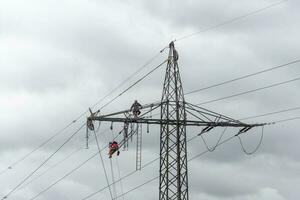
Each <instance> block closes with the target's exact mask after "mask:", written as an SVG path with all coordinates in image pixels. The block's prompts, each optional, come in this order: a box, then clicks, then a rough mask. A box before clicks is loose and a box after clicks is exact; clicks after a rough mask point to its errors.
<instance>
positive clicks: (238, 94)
mask: <svg viewBox="0 0 300 200" xmlns="http://www.w3.org/2000/svg"><path fill="white" fill-rule="evenodd" d="M299 80H300V77H299V78H295V79H291V80H287V81H283V82H279V83H275V84H271V85H268V86H264V87H260V88H256V89H252V90H248V91H245V92H241V93H237V94H233V95H229V96H225V97H221V98H217V99H213V100H209V101H205V102H202V103H198V104H196V105H204V104H208V103H213V102H217V101H221V100H224V99H229V98H232V97H237V96H241V95H244V94H249V93H253V92H256V91H260V90H265V89H268V88H272V87H276V86H279V85H284V84H287V83H291V82H294V81H299Z"/></svg>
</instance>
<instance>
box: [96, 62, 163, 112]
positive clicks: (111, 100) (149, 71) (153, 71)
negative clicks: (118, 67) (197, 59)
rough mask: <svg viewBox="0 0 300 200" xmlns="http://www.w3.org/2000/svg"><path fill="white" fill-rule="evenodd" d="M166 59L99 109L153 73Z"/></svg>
mask: <svg viewBox="0 0 300 200" xmlns="http://www.w3.org/2000/svg"><path fill="white" fill-rule="evenodd" d="M167 61H168V60H165V61H163V62H162V63H161V64H159V65H158V66H156V67H155V68H153V69H152V70H151V71H149V72H148V73H147V74H145V75H144V76H142V77H141V78H140V79H138V80H137V81H136V82H134V83H133V84H132V85H130V86H129V87H128V88H126V89H125V90H124V91H122V92H121V93H120V94H119V95H118V96H116V97H115V98H113V99H112V100H111V101H109V102H108V103H106V104H105V105H103V106H102V107H101V108H100V109H99V110H101V109H103V108H104V107H106V106H107V105H109V104H110V103H112V102H113V101H114V100H116V99H117V98H118V97H120V96H121V95H122V94H124V93H125V92H127V91H128V90H129V89H131V88H132V87H133V86H135V85H136V84H138V83H139V82H141V81H142V80H144V79H145V78H146V77H147V76H149V75H150V74H151V73H153V72H154V71H155V70H157V69H158V68H159V67H161V66H162V65H163V64H164V63H165V62H167Z"/></svg>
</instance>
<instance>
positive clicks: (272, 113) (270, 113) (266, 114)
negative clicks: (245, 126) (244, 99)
mask: <svg viewBox="0 0 300 200" xmlns="http://www.w3.org/2000/svg"><path fill="white" fill-rule="evenodd" d="M299 109H300V107H293V108H288V109H284V110H279V111H275V112H269V113H264V114H260V115H254V116H249V117H245V118H242V119H240V120H246V119H253V118H257V117H264V116H268V115H274V114H279V113H284V112H289V111H294V110H299Z"/></svg>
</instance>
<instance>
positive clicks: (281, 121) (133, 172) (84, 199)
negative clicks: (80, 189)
mask: <svg viewBox="0 0 300 200" xmlns="http://www.w3.org/2000/svg"><path fill="white" fill-rule="evenodd" d="M296 119H300V117H295V118H289V119H284V120H280V121H274V122H271V123H269V124H274V123H283V122H287V121H291V120H296ZM117 137H118V136H117ZM197 137H198V136H197V135H196V136H194V137H192V138H191V139H189V140H188V141H187V142H189V141H191V140H194V139H195V138H197ZM221 144H223V142H220V143H219V145H221ZM219 145H218V146H219ZM104 149H105V148H103V149H102V150H104ZM207 151H208V150H207ZM208 152H209V151H208ZM97 154H98V152H97V153H96V154H94V155H92V156H91V157H89V158H88V159H87V160H85V161H84V162H83V163H81V164H80V165H78V166H77V167H76V168H74V169H73V170H71V171H70V172H69V173H67V174H66V175H64V176H63V177H61V178H60V179H58V180H57V181H55V182H54V183H52V184H51V185H50V186H48V187H47V188H46V189H44V190H43V191H41V192H40V193H39V194H38V195H36V197H38V196H40V195H41V194H43V193H44V192H46V191H48V190H49V189H50V188H52V187H53V186H54V185H56V184H57V183H59V182H60V181H62V180H63V179H64V178H66V177H67V176H69V175H71V174H72V173H73V172H75V171H76V170H77V169H79V168H80V167H82V166H83V165H84V164H86V163H87V162H88V161H90V160H91V159H92V158H94V157H95V156H96V155H97ZM157 160H159V157H157V158H156V159H154V160H152V161H150V162H148V163H146V164H144V165H143V166H142V169H143V168H145V167H147V166H149V165H150V164H152V163H154V162H155V161H157ZM136 172H137V171H136V170H134V171H132V172H131V173H129V174H127V175H125V176H123V177H122V178H121V179H119V180H117V181H116V182H115V183H118V182H120V180H123V179H125V178H127V177H129V176H132V175H133V174H135V173H136ZM115 183H111V184H110V186H111V185H112V184H115ZM106 188H108V186H106V187H104V188H102V189H100V190H97V191H96V192H93V193H91V194H90V195H88V196H86V197H85V198H83V199H82V200H86V199H89V198H90V197H92V196H94V195H96V194H97V193H99V192H101V191H103V190H105V189H106ZM36 197H35V198H36ZM35 198H32V199H30V200H33V199H35Z"/></svg>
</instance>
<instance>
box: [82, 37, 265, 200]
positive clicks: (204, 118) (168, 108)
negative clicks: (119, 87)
mask: <svg viewBox="0 0 300 200" xmlns="http://www.w3.org/2000/svg"><path fill="white" fill-rule="evenodd" d="M177 60H178V53H177V51H176V50H175V47H174V42H171V43H170V44H169V56H168V60H167V61H168V62H167V68H166V74H165V80H164V84H163V93H162V98H161V102H159V103H151V104H146V105H143V106H142V109H141V110H142V111H143V114H141V115H140V116H139V117H138V118H136V117H130V114H129V113H130V112H131V110H130V109H127V110H123V111H119V112H115V113H110V114H106V115H100V116H96V115H97V114H98V113H99V111H97V112H96V113H92V111H91V116H90V117H88V118H87V126H91V125H93V123H92V122H93V121H103V122H111V123H113V122H119V123H124V127H128V125H129V124H131V125H133V124H136V126H135V127H136V130H133V129H134V128H131V129H132V130H131V131H130V132H129V131H128V128H124V129H123V130H122V131H121V132H124V138H123V140H121V141H119V147H122V146H127V145H128V140H129V139H131V138H132V137H133V135H135V134H139V133H138V126H139V125H141V127H142V125H143V124H144V125H147V127H148V126H149V125H150V124H152V125H160V167H159V200H188V199H189V194H188V168H187V145H186V143H187V141H186V127H187V126H190V127H195V128H197V127H198V128H200V127H203V128H202V130H201V131H200V133H198V136H199V135H202V134H205V133H208V132H209V131H210V130H212V129H214V128H217V127H235V128H240V129H239V131H238V133H237V134H235V136H238V135H240V134H243V133H246V132H247V131H249V130H250V129H252V128H254V127H258V126H264V125H266V123H260V124H247V123H243V122H241V121H239V120H235V119H233V118H230V117H227V116H225V115H222V114H219V113H216V112H213V111H210V110H207V109H205V108H202V107H199V106H197V105H194V104H191V103H189V102H185V100H184V93H183V88H182V83H181V78H180V73H179V67H178V63H177ZM130 87H132V86H130ZM130 87H129V88H130ZM126 90H128V89H126ZM149 108H150V110H147V109H149ZM159 109H160V114H161V116H160V118H153V117H152V116H151V117H147V114H149V113H151V112H152V111H155V110H159ZM132 127H134V126H132ZM91 128H92V129H94V128H93V126H92V127H90V128H89V129H90V130H92V129H91ZM121 132H120V133H121ZM125 133H126V134H125ZM140 134H141V135H140V136H139V135H137V154H136V155H137V156H136V164H137V165H136V166H137V167H136V169H137V170H140V169H141V168H142V167H141V154H140V152H141V141H142V138H141V137H142V133H140ZM139 137H140V138H139ZM87 141H88V134H87Z"/></svg>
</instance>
